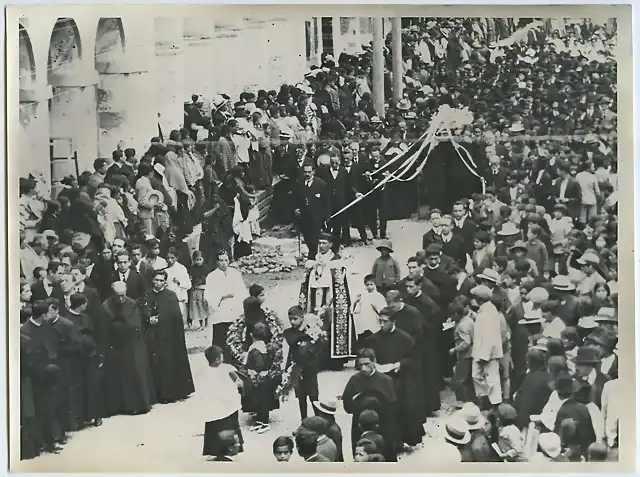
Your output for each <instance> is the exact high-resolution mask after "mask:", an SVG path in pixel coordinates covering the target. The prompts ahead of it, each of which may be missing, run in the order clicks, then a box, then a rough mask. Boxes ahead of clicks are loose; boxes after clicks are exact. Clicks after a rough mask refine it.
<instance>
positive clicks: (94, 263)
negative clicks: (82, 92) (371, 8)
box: [20, 19, 621, 462]
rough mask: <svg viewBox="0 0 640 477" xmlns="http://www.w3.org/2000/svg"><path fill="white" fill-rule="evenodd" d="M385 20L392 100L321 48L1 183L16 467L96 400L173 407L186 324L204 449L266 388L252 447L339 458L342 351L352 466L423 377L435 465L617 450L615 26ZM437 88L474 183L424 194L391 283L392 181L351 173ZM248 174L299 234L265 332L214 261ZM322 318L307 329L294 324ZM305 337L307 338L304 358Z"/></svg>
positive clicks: (416, 434)
mask: <svg viewBox="0 0 640 477" xmlns="http://www.w3.org/2000/svg"><path fill="white" fill-rule="evenodd" d="M402 35H403V42H402V55H403V68H404V71H403V73H404V77H403V88H404V89H403V97H402V99H401V100H400V101H399V102H397V103H390V104H389V105H388V107H387V108H386V110H385V111H384V112H379V111H375V109H374V106H373V101H372V94H371V90H372V83H371V80H372V78H371V67H372V60H373V58H372V48H371V47H370V46H368V45H367V46H365V47H364V52H363V53H362V54H359V55H347V54H341V55H340V56H339V58H338V59H335V58H333V57H332V56H331V55H328V54H324V55H323V61H322V64H321V65H320V66H318V67H314V68H312V69H311V70H310V71H309V72H308V73H307V74H306V75H305V77H304V78H302V79H301V82H300V83H298V84H296V85H283V86H282V87H281V88H280V89H279V91H267V90H260V91H258V92H257V93H254V92H244V93H242V94H241V95H240V98H239V99H238V101H236V102H235V103H233V102H232V101H231V98H229V97H228V96H226V95H224V94H220V95H217V96H216V97H214V98H210V101H209V102H210V104H211V111H204V110H203V104H204V103H205V100H204V98H202V97H201V96H199V95H194V96H193V97H192V98H191V100H189V101H187V102H185V115H184V124H183V128H182V129H180V130H175V131H170V132H166V131H159V136H158V137H154V138H152V139H151V141H150V147H149V149H148V150H147V151H146V152H144V154H142V155H139V154H138V152H137V151H135V150H133V149H124V150H116V151H114V152H113V155H112V158H110V159H107V160H105V159H96V160H95V161H94V163H93V169H94V170H93V171H85V172H83V173H81V174H80V175H79V177H73V176H70V177H66V178H64V180H63V181H62V183H63V185H64V188H63V189H62V190H61V191H60V192H59V193H58V194H57V196H56V197H50V196H48V195H47V191H46V186H45V185H44V184H43V183H42V182H41V180H40V179H39V178H38V177H35V176H33V175H32V176H29V177H26V178H21V179H20V274H21V275H20V278H21V282H20V305H21V306H20V322H21V328H20V330H21V331H20V355H21V367H20V377H21V394H20V396H21V457H22V458H23V459H28V458H33V457H35V456H37V455H39V454H40V453H41V452H58V451H59V450H60V446H61V445H62V444H64V442H65V441H66V439H67V437H68V433H69V432H74V431H78V430H79V429H82V428H83V427H85V426H88V425H93V426H99V425H101V423H102V419H103V418H105V417H108V416H112V415H116V414H140V413H145V412H148V411H149V410H150V409H151V408H152V406H153V405H154V404H156V403H165V402H175V401H178V400H182V399H186V398H187V397H188V396H189V395H191V394H192V393H193V392H194V385H193V379H192V377H191V371H190V366H189V360H188V354H187V347H186V343H185V329H189V328H202V327H210V330H211V342H212V346H211V347H210V348H209V349H207V351H206V353H205V357H206V359H207V361H208V362H209V365H210V366H211V368H212V370H214V371H212V376H211V377H212V378H213V377H214V375H215V377H216V379H217V380H219V382H220V383H221V384H220V388H219V389H220V391H219V396H215V397H213V398H214V400H215V402H216V403H217V404H218V405H219V406H218V408H217V411H216V412H217V413H218V414H219V419H217V420H213V421H210V422H207V425H206V427H205V443H204V454H205V455H211V456H214V458H215V460H218V461H230V460H233V459H234V456H235V455H236V454H238V452H241V451H242V450H243V443H244V441H243V437H242V431H241V429H240V426H239V425H238V413H239V412H242V411H245V412H251V413H254V414H255V421H256V422H255V426H254V428H253V429H254V430H257V431H258V432H266V431H268V430H269V423H268V421H269V412H270V411H271V410H273V409H275V408H277V407H278V399H279V398H280V397H282V389H285V390H289V389H290V388H293V389H294V390H295V395H296V397H297V398H298V401H299V403H300V414H301V416H300V417H301V425H300V428H299V429H297V431H296V432H295V433H294V434H293V435H292V436H281V437H278V438H277V439H276V440H275V441H274V444H273V451H274V456H275V458H276V460H278V461H288V460H289V458H290V457H291V455H292V454H293V449H294V447H295V448H296V449H297V452H298V454H299V456H300V457H302V458H303V459H304V460H306V461H309V462H314V461H320V462H325V461H334V462H335V461H344V460H348V459H350V458H351V456H345V454H344V451H343V439H342V431H341V429H340V428H339V426H338V425H337V424H336V422H335V418H334V416H335V413H336V412H337V407H338V403H336V402H335V401H333V400H331V399H329V400H327V399H320V397H319V395H320V394H321V393H320V391H321V390H319V389H318V380H317V375H318V373H319V372H320V370H321V369H325V368H327V367H333V368H334V369H335V366H334V365H335V364H336V363H338V367H339V366H341V365H342V364H343V363H344V361H345V360H346V359H348V358H352V357H355V358H356V360H355V363H356V370H357V372H356V374H354V375H353V376H352V377H351V378H350V380H349V382H348V384H347V386H346V388H345V390H344V393H343V395H342V397H341V400H342V406H343V409H344V411H346V412H347V413H349V414H351V415H352V416H353V419H352V426H351V429H350V437H351V449H352V452H353V459H354V460H355V461H357V462H362V461H372V462H384V461H395V460H397V459H398V456H402V455H403V453H404V452H407V451H411V450H412V449H415V448H417V447H421V446H423V445H424V444H423V438H424V434H425V433H424V428H423V424H424V423H425V422H426V419H427V418H428V417H433V416H435V415H436V413H439V412H440V410H441V406H442V403H441V392H442V391H444V390H445V388H447V387H450V388H452V389H453V391H454V393H455V398H456V402H455V404H454V408H455V412H453V414H452V415H451V416H448V417H445V418H443V419H444V420H443V425H442V426H441V429H442V430H443V434H442V436H441V439H436V440H433V442H430V443H429V444H428V446H427V447H428V448H427V449H426V450H427V451H428V452H429V453H431V452H433V455H434V456H437V458H438V459H443V458H444V459H451V460H452V461H463V462H470V461H473V462H494V461H533V460H542V461H583V460H588V461H598V460H614V459H616V456H617V448H618V418H619V414H620V411H621V409H620V406H619V402H618V399H619V396H620V394H619V384H618V358H617V338H618V311H617V310H618V301H617V300H618V286H617V180H616V172H617V142H616V136H615V131H616V126H617V122H616V82H617V79H616V62H615V46H616V32H615V28H614V27H612V25H609V24H607V25H596V24H594V23H592V22H590V21H582V22H575V23H569V22H563V23H558V22H542V21H537V20H534V19H522V21H521V22H520V23H519V24H516V23H514V22H512V21H501V20H499V19H498V20H489V19H433V20H431V19H424V21H423V20H420V21H416V22H414V24H413V25H412V26H411V27H409V28H406V29H404V30H403V33H402ZM390 41H391V39H390V38H389V39H388V40H387V48H386V49H385V60H386V63H387V64H386V66H387V73H386V75H385V90H386V91H385V93H386V94H385V97H392V91H391V89H392V84H393V81H392V77H391V73H390V70H391V65H392V56H391V50H392V48H390ZM443 104H446V105H449V106H451V107H455V108H462V107H468V108H469V110H470V111H471V112H472V113H473V118H474V120H473V124H472V125H470V126H468V127H465V128H464V129H462V130H459V131H455V134H456V140H457V141H460V142H461V143H474V144H476V145H478V146H479V148H480V149H481V150H482V156H483V157H484V158H486V161H485V162H486V164H485V163H483V164H480V166H479V167H480V170H481V172H482V174H483V176H484V179H485V183H486V188H485V190H484V193H483V194H475V195H474V196H473V197H460V198H459V200H457V201H456V202H455V204H454V205H453V207H452V210H438V209H436V208H433V207H432V208H430V210H429V211H428V214H427V215H428V221H427V223H426V224H425V225H426V227H425V232H426V233H425V235H424V237H420V238H417V239H416V241H417V243H416V249H417V252H416V254H415V256H413V257H411V258H410V259H409V260H408V262H407V264H406V265H407V268H408V270H409V274H408V276H405V277H403V276H402V272H401V267H400V264H398V262H397V260H396V259H395V258H394V257H393V255H394V251H393V245H392V242H391V241H390V240H388V238H389V237H387V227H386V224H387V220H389V219H392V218H404V217H408V216H409V215H410V214H412V213H414V212H416V209H417V203H416V201H415V198H413V197H412V196H411V194H407V193H406V190H408V189H407V188H404V186H403V187H394V184H393V183H390V184H389V186H387V187H384V188H377V189H375V188H376V186H377V184H378V182H379V181H380V180H381V179H382V178H381V177H380V176H379V175H377V174H376V170H377V169H379V168H381V167H384V166H385V164H386V163H387V161H388V160H389V159H390V158H392V157H394V156H396V155H397V154H401V153H402V151H405V150H407V149H408V147H410V146H411V144H412V143H413V142H415V141H416V140H417V139H418V138H419V137H420V136H421V135H422V133H423V132H424V131H425V130H426V129H427V127H428V125H429V120H430V117H431V116H432V115H433V114H434V112H435V111H436V110H437V108H438V107H439V106H441V105H443ZM139 156H140V157H139ZM451 160H458V159H457V158H451ZM383 177H384V174H383ZM421 180H422V179H421V178H420V177H418V178H417V179H415V181H418V182H419V181H421ZM372 189H375V190H374V191H373V192H371V191H372ZM414 189H416V188H414ZM264 190H266V191H272V194H273V196H272V197H273V199H272V203H271V210H270V219H271V221H272V222H274V223H284V224H289V223H294V224H296V226H297V228H298V230H299V231H300V233H301V235H302V237H303V239H304V242H305V244H306V245H307V248H308V262H307V275H306V279H305V282H304V283H303V287H302V289H303V293H301V298H300V301H299V302H298V297H294V298H293V302H294V303H292V305H294V306H292V307H291V309H290V310H289V321H290V327H289V328H287V329H286V330H282V329H280V325H278V324H276V323H277V322H278V320H274V319H272V312H268V311H266V310H264V309H263V307H262V304H263V302H264V289H263V288H262V287H261V286H259V285H257V284H256V285H253V286H252V287H250V288H249V289H248V290H247V287H246V285H245V284H244V281H243V278H242V275H241V274H240V272H238V271H237V270H235V269H234V268H233V267H232V266H231V267H230V266H229V263H230V262H232V261H233V260H234V259H238V258H241V257H244V256H247V255H251V253H252V243H253V240H254V239H255V237H256V236H257V235H259V234H260V233H261V231H260V221H259V210H258V204H257V200H258V198H259V193H260V192H261V191H264ZM364 195H366V197H365V198H364V200H361V201H359V202H357V203H356V204H355V206H352V207H350V208H349V209H348V210H347V211H345V212H343V213H340V214H337V215H335V214H336V213H337V212H339V211H340V210H342V209H343V208H344V207H345V206H346V205H348V204H351V203H353V202H354V201H356V199H360V198H361V197H362V196H364ZM418 200H419V198H418ZM427 205H429V204H427ZM334 215H335V217H333V216H334ZM351 228H355V229H357V231H358V233H359V238H360V240H361V242H363V243H365V244H369V243H370V242H371V240H372V239H382V240H380V241H378V242H376V246H377V248H378V250H379V251H380V257H379V258H377V259H376V261H375V263H374V264H372V270H371V274H370V275H369V274H368V275H367V276H366V278H365V279H364V284H365V289H366V292H365V293H363V294H361V295H359V296H358V297H357V298H353V299H352V302H353V303H351V302H349V300H348V298H349V290H348V284H347V281H346V278H345V276H346V273H345V266H344V264H343V263H342V262H341V261H340V252H341V249H342V247H346V246H349V245H351V243H352V237H351V235H350V229H351ZM366 228H369V229H370V232H371V238H370V237H369V236H368V235H367V230H366ZM194 230H197V233H196V232H194ZM194 237H195V238H196V239H195V240H194ZM198 239H199V240H198ZM243 300H244V301H243ZM348 302H349V303H348ZM243 312H244V313H243ZM327 313H328V315H329V316H330V318H329V320H330V321H331V323H330V325H329V326H328V327H327V328H326V329H324V331H323V332H320V333H319V334H318V333H316V332H315V327H314V325H313V323H311V324H310V323H309V320H308V319H307V317H308V316H309V315H311V316H313V315H318V314H320V315H322V314H327ZM239 316H242V317H243V319H242V320H240V321H241V322H242V323H243V328H242V330H241V333H240V335H241V339H238V340H239V344H237V345H236V343H235V341H233V340H234V339H235V337H236V334H237V333H236V332H235V330H236V328H237V322H238V317H239ZM352 328H353V331H352ZM323 333H324V334H325V335H326V336H325V339H324V341H327V342H328V343H330V345H327V346H326V349H321V350H320V351H319V352H317V349H316V348H317V347H316V346H315V345H316V344H317V343H318V342H321V341H323V338H322V334H323ZM232 337H233V339H232ZM327 338H328V339H327ZM331 338H334V339H331ZM338 338H339V339H338ZM232 341H233V342H232ZM283 347H285V348H286V349H287V350H288V352H287V355H286V356H285V358H286V359H284V360H282V363H274V356H273V352H274V350H281V349H282V348H283ZM238 350H240V351H242V352H243V358H242V359H239V356H237V354H238V353H237V351H238ZM292 369H293V371H292ZM307 400H310V401H311V403H312V409H313V413H314V415H313V416H308V415H307V412H308V409H307V406H308V404H307Z"/></svg>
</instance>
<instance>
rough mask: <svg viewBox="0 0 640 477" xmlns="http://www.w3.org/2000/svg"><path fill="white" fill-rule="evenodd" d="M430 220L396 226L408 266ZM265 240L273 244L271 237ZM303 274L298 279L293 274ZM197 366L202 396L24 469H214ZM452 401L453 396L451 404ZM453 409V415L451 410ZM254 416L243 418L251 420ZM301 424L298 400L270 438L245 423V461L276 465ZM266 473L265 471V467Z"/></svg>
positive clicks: (120, 419) (276, 291)
mask: <svg viewBox="0 0 640 477" xmlns="http://www.w3.org/2000/svg"><path fill="white" fill-rule="evenodd" d="M424 231H425V225H424V223H418V222H412V221H406V220H405V221H395V222H391V223H390V224H389V232H390V234H391V237H392V240H393V245H394V248H395V250H396V254H395V255H396V258H397V259H398V261H399V262H400V264H401V266H404V263H405V262H406V259H407V258H408V257H409V256H411V255H412V254H413V253H414V252H415V251H416V250H417V248H418V247H419V245H420V242H421V239H422V234H423V233H424ZM261 241H262V242H263V243H265V242H267V243H268V242H270V241H272V239H269V238H265V239H262V240H261ZM279 242H281V243H282V245H283V252H284V253H287V247H295V248H296V249H297V239H284V240H281V241H279ZM347 254H348V255H349V257H348V270H349V273H350V276H349V282H350V287H351V290H352V293H353V294H356V293H359V292H360V290H361V289H362V288H363V285H362V278H363V277H364V275H365V274H366V273H368V271H369V270H370V269H371V265H372V263H373V260H374V259H375V257H376V256H377V254H378V252H377V251H376V250H375V247H374V246H370V247H353V248H349V249H348V251H347ZM292 276H296V277H297V276H298V274H292ZM299 285H300V283H299V280H296V281H294V280H281V281H279V282H277V286H273V287H271V288H268V291H267V293H268V298H267V300H268V305H269V306H270V307H271V308H272V309H274V310H276V311H277V313H278V314H279V315H280V316H281V317H286V310H287V308H288V307H289V306H291V305H292V304H294V303H295V301H296V297H297V294H298V290H299ZM207 341H208V336H207V333H206V332H204V331H202V332H191V333H189V334H188V342H189V343H188V344H189V347H190V348H194V347H201V346H204V345H206V342H207ZM190 359H191V369H192V372H193V377H194V380H195V387H196V392H195V394H194V395H192V396H191V397H190V398H189V399H187V400H186V401H183V402H178V403H173V404H165V405H157V406H155V407H154V408H153V410H152V411H151V412H150V413H148V414H146V415H141V416H116V417H111V418H109V419H105V420H104V424H103V425H102V426H101V427H99V428H90V429H86V430H83V431H81V432H78V433H75V434H72V435H71V439H70V440H69V442H68V443H67V444H66V445H65V447H64V449H63V450H62V452H61V453H60V454H57V455H52V454H45V455H42V456H40V457H38V458H36V459H34V460H32V461H27V462H24V463H23V465H24V467H23V469H24V470H27V471H29V470H31V471H44V470H46V471H48V472H54V471H55V472H60V471H83V472H89V471H98V470H99V471H112V472H114V471H115V472H118V471H120V472H125V471H128V472H136V471H137V472H142V471H146V472H159V471H162V472H185V471H193V472H198V471H207V470H209V471H210V470H211V466H212V463H210V462H207V461H206V460H205V458H204V457H202V455H201V454H202V436H201V434H202V433H203V432H204V423H205V421H207V420H208V416H207V408H208V406H210V404H209V403H210V402H212V399H211V398H210V396H213V395H214V394H215V384H214V383H212V382H210V381H209V380H208V379H207V376H208V370H209V368H208V367H207V363H206V360H205V359H204V356H203V355H202V353H199V352H196V353H193V354H191V356H190ZM352 373H353V368H352V364H350V366H348V367H347V368H345V370H344V371H341V372H324V373H322V374H321V375H320V377H319V384H320V393H321V396H326V397H329V398H335V397H336V396H339V395H341V394H342V391H343V389H344V386H345V384H346V382H347V380H348V379H349V376H351V374H352ZM447 400H450V397H449V398H448V399H447ZM445 412H446V411H445ZM248 418H249V417H248V416H246V415H244V416H242V417H241V423H246V422H247V420H248ZM337 421H338V423H339V424H340V426H341V427H342V429H343V434H344V436H345V448H344V450H345V455H346V456H350V455H351V449H350V443H349V437H348V436H349V432H350V422H351V421H350V416H348V415H347V414H345V413H343V412H340V413H339V414H338V415H337ZM298 425H299V414H298V406H297V401H296V400H295V398H294V397H293V396H292V398H291V399H290V400H289V401H288V402H285V403H283V404H282V405H281V408H280V409H279V410H277V411H274V412H273V413H272V426H271V431H269V432H267V433H264V434H256V433H254V432H250V431H249V430H248V429H247V428H246V426H243V429H244V430H243V433H244V438H245V450H246V452H245V453H244V454H242V455H241V456H239V459H238V460H239V461H244V462H251V463H254V462H260V464H261V465H272V464H273V463H275V462H274V459H273V456H272V455H271V443H272V442H273V439H275V438H276V437H277V436H279V435H283V434H290V433H291V432H292V431H293V430H294V429H295V428H296V427H297V426H298ZM435 432H437V420H436V419H433V420H430V421H429V422H428V423H427V434H428V435H430V434H433V433H435ZM421 453H422V451H417V452H416V453H414V454H413V455H411V456H407V457H406V459H403V463H405V462H406V463H411V462H416V459H418V460H419V459H420V454H421ZM260 469H261V470H266V469H265V468H262V467H261V468H260Z"/></svg>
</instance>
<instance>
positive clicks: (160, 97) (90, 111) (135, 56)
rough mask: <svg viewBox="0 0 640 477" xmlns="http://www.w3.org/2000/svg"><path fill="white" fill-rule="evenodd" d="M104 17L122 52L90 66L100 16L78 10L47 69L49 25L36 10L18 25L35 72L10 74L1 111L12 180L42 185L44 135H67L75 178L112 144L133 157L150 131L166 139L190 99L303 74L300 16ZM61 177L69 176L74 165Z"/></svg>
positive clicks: (46, 151) (46, 166)
mask: <svg viewBox="0 0 640 477" xmlns="http://www.w3.org/2000/svg"><path fill="white" fill-rule="evenodd" d="M70 8H71V7H70ZM112 10H113V11H109V14H110V15H112V17H113V18H119V19H120V21H121V25H122V33H123V37H124V49H122V51H120V52H119V53H118V52H117V50H116V49H114V50H113V51H112V52H111V51H110V52H109V53H108V54H104V55H100V56H99V57H98V58H97V59H96V42H98V44H100V42H101V38H98V37H97V35H98V22H99V21H100V18H101V17H100V16H99V15H94V16H92V15H87V14H86V10H85V11H84V12H85V14H83V15H82V16H81V17H79V18H78V19H75V18H74V21H75V24H76V27H77V35H78V38H79V45H80V48H79V50H80V51H79V54H78V55H77V56H78V57H77V58H76V59H75V60H74V61H73V62H71V63H70V64H65V65H63V66H62V67H60V68H53V69H52V70H51V71H49V70H48V67H49V64H48V62H49V49H50V43H51V38H52V32H53V30H54V25H55V24H56V21H57V20H58V18H57V17H55V16H47V15H46V13H48V11H47V12H45V11H41V12H39V14H38V15H33V16H31V17H28V18H23V19H21V20H20V24H21V25H23V27H24V28H25V29H26V32H27V34H28V38H29V40H30V43H31V51H30V55H31V57H32V58H33V64H34V69H35V78H33V79H32V78H31V76H30V75H29V74H25V72H22V73H19V75H23V76H24V78H21V79H20V105H19V107H18V105H15V107H10V108H9V111H8V114H9V116H8V117H9V120H10V121H15V122H16V123H19V125H20V127H19V128H18V131H19V134H18V137H17V138H16V139H17V141H18V144H19V146H18V149H17V154H16V157H14V158H11V160H13V161H18V162H19V163H20V167H19V169H18V170H19V173H20V174H21V176H24V175H27V174H28V173H30V172H34V171H36V170H37V171H38V172H39V174H41V175H43V176H44V177H45V178H46V179H47V180H48V181H50V180H51V177H50V176H51V174H50V170H51V165H50V146H49V143H50V138H51V137H52V136H57V137H69V138H71V140H72V142H73V148H74V149H75V150H76V151H77V154H78V161H79V170H80V172H82V171H84V170H91V169H92V164H93V161H94V159H95V158H97V157H108V156H110V155H111V152H112V151H113V150H114V149H115V148H116V147H122V148H125V147H134V148H135V149H136V150H137V151H138V152H139V153H142V152H143V151H144V150H145V149H146V147H147V146H148V141H149V139H150V138H151V137H152V136H156V135H157V134H158V124H160V125H161V127H162V131H163V133H164V135H165V138H166V137H167V136H168V134H169V132H170V130H171V129H176V128H178V127H180V126H181V124H182V121H183V117H184V116H183V104H184V101H185V100H186V99H188V98H189V97H190V96H191V94H193V93H197V94H202V95H204V96H205V99H207V100H209V99H211V98H212V97H213V96H214V95H215V94H219V93H226V94H228V95H229V96H231V97H232V99H233V100H234V101H235V100H236V99H237V97H238V95H239V94H240V93H241V92H242V91H243V90H245V89H250V90H252V91H253V92H257V90H258V89H278V88H279V87H280V85H281V84H283V83H288V84H295V83H297V82H299V81H301V80H302V77H303V75H304V72H305V70H306V68H307V58H306V43H305V19H303V18H279V19H277V21H266V18H265V19H263V20H261V19H259V18H249V19H247V20H244V19H241V18H237V19H235V20H232V21H229V20H227V19H225V21H224V22H222V21H218V22H216V21H215V18H214V17H213V15H212V16H211V17H207V18H206V19H205V18H177V17H166V18H146V19H144V18H141V17H140V16H139V15H131V16H127V13H126V10H125V9H123V13H122V14H120V15H118V11H117V9H115V8H112ZM70 11H71V10H70ZM64 13H65V12H64V11H61V12H60V14H61V16H63V15H64ZM12 32H13V34H14V35H15V38H17V37H18V24H17V22H16V24H15V25H10V26H9V28H8V33H9V34H12ZM319 33H320V31H318V34H319ZM319 43H321V41H319ZM96 60H97V61H96ZM16 63H17V61H16ZM12 70H13V71H18V70H19V68H18V64H16V65H13V66H12V65H9V71H12ZM14 124H15V123H14ZM57 170H62V169H60V168H57ZM65 172H75V167H71V166H70V167H69V168H67V169H66V170H65ZM58 179H60V178H58Z"/></svg>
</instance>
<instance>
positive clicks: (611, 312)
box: [594, 307, 618, 323]
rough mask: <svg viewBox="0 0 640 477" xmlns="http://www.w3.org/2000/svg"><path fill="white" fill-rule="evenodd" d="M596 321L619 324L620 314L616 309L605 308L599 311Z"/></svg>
mask: <svg viewBox="0 0 640 477" xmlns="http://www.w3.org/2000/svg"><path fill="white" fill-rule="evenodd" d="M594 321H595V322H596V323H618V314H617V313H616V310H615V308H609V307H603V308H600V309H599V310H598V313H597V314H596V316H595V318H594Z"/></svg>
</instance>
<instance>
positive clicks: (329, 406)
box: [313, 399, 338, 415]
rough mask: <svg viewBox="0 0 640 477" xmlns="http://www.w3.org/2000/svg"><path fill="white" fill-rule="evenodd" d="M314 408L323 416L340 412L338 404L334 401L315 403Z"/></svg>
mask: <svg viewBox="0 0 640 477" xmlns="http://www.w3.org/2000/svg"><path fill="white" fill-rule="evenodd" d="M313 406H314V407H315V408H316V409H317V410H319V411H320V412H322V413H323V414H330V415H334V414H335V413H336V412H337V411H338V404H337V403H336V401H334V400H320V399H319V400H317V401H313Z"/></svg>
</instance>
